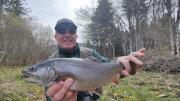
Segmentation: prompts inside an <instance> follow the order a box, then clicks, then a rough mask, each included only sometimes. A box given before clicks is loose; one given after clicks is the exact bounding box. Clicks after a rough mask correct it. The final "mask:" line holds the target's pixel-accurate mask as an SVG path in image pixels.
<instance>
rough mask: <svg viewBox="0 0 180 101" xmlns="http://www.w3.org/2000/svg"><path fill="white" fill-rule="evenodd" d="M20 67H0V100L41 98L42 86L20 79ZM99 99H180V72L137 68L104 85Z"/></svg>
mask: <svg viewBox="0 0 180 101" xmlns="http://www.w3.org/2000/svg"><path fill="white" fill-rule="evenodd" d="M21 70H22V69H21V68H9V67H1V68H0V101H44V96H43V95H44V92H43V87H41V86H37V85H34V84H30V83H26V82H24V81H23V80H21V78H20V76H21ZM101 101H180V75H165V74H159V73H151V72H139V73H137V74H136V75H135V76H129V77H128V78H124V79H121V80H120V83H119V85H117V86H111V85H108V86H106V87H104V91H103V96H102V97H101Z"/></svg>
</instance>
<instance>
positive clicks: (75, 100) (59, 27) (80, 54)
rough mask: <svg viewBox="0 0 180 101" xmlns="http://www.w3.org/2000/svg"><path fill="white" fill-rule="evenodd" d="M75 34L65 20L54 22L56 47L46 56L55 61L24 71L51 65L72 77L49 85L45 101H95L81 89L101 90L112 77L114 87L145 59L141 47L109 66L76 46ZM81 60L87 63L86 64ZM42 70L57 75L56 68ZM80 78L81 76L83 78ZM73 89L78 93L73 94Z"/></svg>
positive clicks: (70, 22) (94, 97)
mask: <svg viewBox="0 0 180 101" xmlns="http://www.w3.org/2000/svg"><path fill="white" fill-rule="evenodd" d="M76 31H77V26H76V25H75V23H74V22H73V21H71V20H69V19H65V18H64V19H60V20H58V21H57V24H56V26H55V32H56V33H55V39H56V41H57V43H58V46H57V49H56V50H55V52H54V53H53V54H52V55H51V56H50V57H49V59H54V58H57V59H55V60H50V61H47V62H44V63H42V64H39V65H35V66H34V67H33V68H31V69H29V70H28V71H31V72H33V71H36V69H37V68H43V67H41V66H42V65H44V66H48V65H49V64H51V65H49V66H52V64H53V66H55V67H59V69H63V70H64V71H66V72H63V73H64V75H67V73H69V74H68V76H69V77H71V76H70V75H73V76H72V77H74V76H75V77H74V78H65V79H63V80H60V81H59V82H56V83H54V84H52V85H51V86H50V87H46V89H45V90H46V99H47V101H97V100H98V99H99V96H98V94H96V93H94V94H93V95H91V94H90V93H87V92H85V91H84V90H86V89H87V88H88V87H101V86H102V85H103V84H105V83H107V82H108V79H109V80H111V78H112V77H113V78H112V80H111V81H112V82H113V83H116V84H117V83H118V80H119V78H121V77H126V76H128V75H131V74H135V73H136V72H137V71H138V70H139V69H141V67H142V65H143V62H142V61H140V60H139V58H142V57H144V56H145V49H144V48H142V49H140V50H138V51H136V52H132V53H131V54H130V55H128V56H122V57H118V58H117V59H116V60H115V62H114V63H110V59H107V58H105V57H103V56H101V55H100V54H99V53H98V52H97V51H95V50H93V49H89V48H86V47H80V46H79V45H78V43H77V42H76V40H77V34H76ZM61 58H62V59H61ZM67 58H69V61H68V60H67ZM73 58H78V59H79V58H82V60H81V59H79V60H78V59H76V60H74V59H73ZM66 60H67V61H66ZM85 60H87V61H88V62H87V61H85ZM61 61H63V62H61ZM90 61H91V62H90ZM92 61H93V62H92ZM58 62H59V63H58ZM60 62H61V63H60ZM97 62H98V63H99V64H98V63H97ZM47 63H48V64H47ZM63 63H64V64H63ZM96 63H97V64H96ZM100 63H101V64H100ZM103 63H104V64H103ZM105 63H107V64H105ZM45 64H47V65H45ZM86 64H87V65H86ZM121 64H122V65H121ZM132 64H133V65H132ZM65 65H66V66H65ZM60 66H61V67H62V66H63V68H60ZM83 66H84V67H83ZM119 66H120V67H122V66H123V68H118V67H119ZM36 67H37V68H36ZM65 67H66V68H65ZM70 67H73V68H70ZM75 67H77V68H75ZM81 67H82V68H81ZM86 67H87V68H86ZM103 67H104V68H103ZM112 67H113V68H112ZM116 67H117V68H116ZM91 68H92V69H91ZM101 68H102V69H101ZM96 69H97V70H96ZM63 70H62V71H63ZM86 70H87V71H86ZM39 71H41V70H39ZM44 71H45V70H44ZM46 71H48V73H50V74H51V76H52V75H55V74H56V75H55V76H57V73H55V72H54V71H58V68H48V67H47V69H46ZM109 71H111V72H109ZM118 71H120V72H118ZM41 72H42V71H41ZM41 72H40V73H41ZM93 72H94V73H96V74H94V75H92V74H91V73H93ZM98 72H99V74H97V73H98ZM29 74H30V73H28V75H29ZM36 74H38V73H36ZM42 75H44V74H42ZM42 75H41V76H42ZM59 75H61V74H59ZM26 76H27V75H26ZM31 76H32V75H31ZM82 76H85V77H84V78H83V77H82ZM98 76H99V77H98ZM36 77H37V76H36ZM52 77H53V76H52ZM52 77H51V78H50V77H48V79H46V80H45V81H48V80H54V79H55V78H52ZM39 78H40V77H38V79H39ZM44 78H46V75H44ZM87 78H89V81H91V82H89V81H88V80H87ZM97 78H98V79H99V80H100V82H98V79H97ZM106 79H107V80H106ZM111 81H110V82H111ZM38 82H39V81H38ZM82 82H83V83H82ZM88 83H89V84H88ZM101 83H102V84H101ZM95 89H96V88H95ZM95 89H92V90H95ZM76 90H79V91H78V92H77V91H76Z"/></svg>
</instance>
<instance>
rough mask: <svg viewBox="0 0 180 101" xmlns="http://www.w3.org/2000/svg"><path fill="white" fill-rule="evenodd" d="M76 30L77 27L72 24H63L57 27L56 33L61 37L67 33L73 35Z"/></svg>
mask: <svg viewBox="0 0 180 101" xmlns="http://www.w3.org/2000/svg"><path fill="white" fill-rule="evenodd" d="M76 29H77V27H76V26H75V25H74V24H71V23H63V24H59V25H58V26H56V27H55V30H56V32H58V33H59V34H61V35H64V34H65V33H70V34H72V35H73V34H75V33H76Z"/></svg>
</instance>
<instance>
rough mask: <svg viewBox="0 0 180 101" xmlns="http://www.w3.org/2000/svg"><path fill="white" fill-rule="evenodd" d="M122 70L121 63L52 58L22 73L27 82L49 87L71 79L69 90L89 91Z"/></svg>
mask: <svg viewBox="0 0 180 101" xmlns="http://www.w3.org/2000/svg"><path fill="white" fill-rule="evenodd" d="M123 69H124V66H123V64H122V63H96V62H93V61H90V60H84V59H81V58H54V59H49V60H46V61H43V62H41V63H38V64H35V65H32V66H30V67H28V68H25V69H24V70H23V71H22V74H23V75H22V77H23V79H25V80H26V81H28V82H32V83H36V84H40V85H43V86H51V85H52V84H54V83H56V82H58V81H60V80H64V79H66V78H73V79H74V83H73V84H72V86H71V88H70V90H74V91H89V90H93V89H96V88H100V87H103V86H104V85H106V84H108V83H109V82H111V80H112V78H113V77H114V76H115V75H116V74H117V73H120V72H121V71H122V70H123Z"/></svg>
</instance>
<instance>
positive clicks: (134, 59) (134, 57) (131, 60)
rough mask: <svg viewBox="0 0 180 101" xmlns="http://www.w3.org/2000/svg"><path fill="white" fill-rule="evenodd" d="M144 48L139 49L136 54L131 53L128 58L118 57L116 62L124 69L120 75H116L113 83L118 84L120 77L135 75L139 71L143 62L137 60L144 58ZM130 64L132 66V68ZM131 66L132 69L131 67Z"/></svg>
mask: <svg viewBox="0 0 180 101" xmlns="http://www.w3.org/2000/svg"><path fill="white" fill-rule="evenodd" d="M145 50H146V49H145V48H142V49H139V50H138V51H136V52H132V53H131V54H130V55H128V56H123V57H118V58H117V62H118V63H119V62H121V63H122V64H123V65H124V66H125V69H124V70H122V72H121V73H120V74H117V75H116V76H115V77H114V78H113V80H112V82H113V83H116V84H117V83H118V81H119V77H120V75H122V76H128V75H130V74H135V73H136V72H137V71H138V70H139V69H141V67H142V65H143V62H142V61H140V60H139V58H142V57H144V56H145ZM132 64H134V65H133V66H132ZM131 66H132V67H131Z"/></svg>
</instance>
